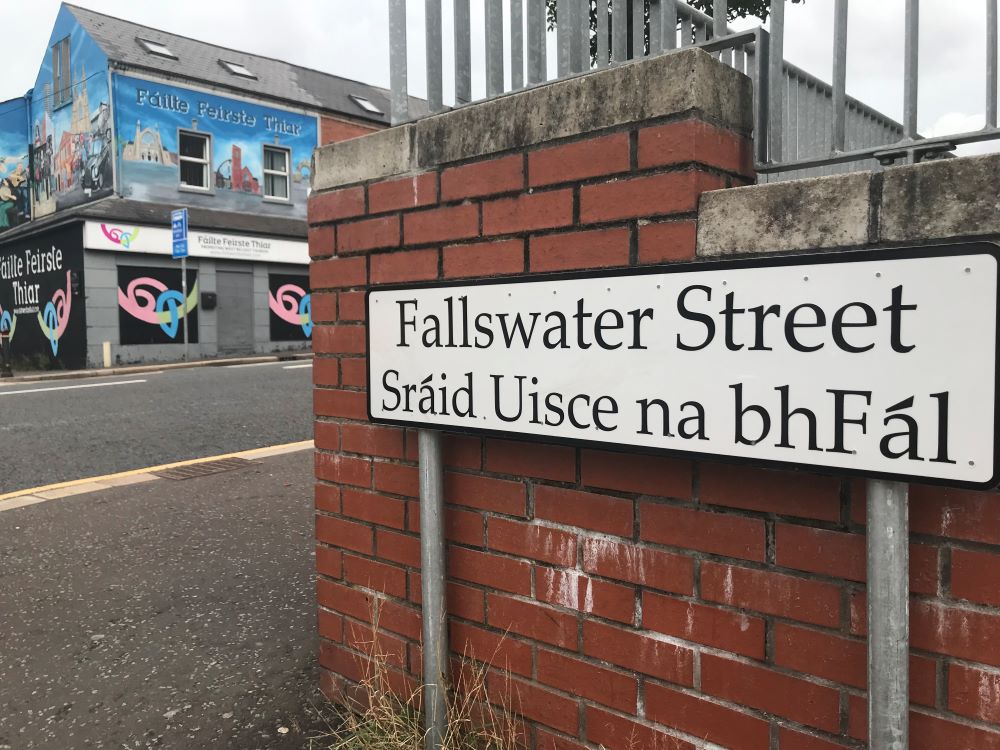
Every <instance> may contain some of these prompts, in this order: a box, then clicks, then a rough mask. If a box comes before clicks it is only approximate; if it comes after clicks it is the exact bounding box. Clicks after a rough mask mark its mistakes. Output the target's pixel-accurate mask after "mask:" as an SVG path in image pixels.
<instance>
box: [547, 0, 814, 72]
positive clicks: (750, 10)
mask: <svg viewBox="0 0 1000 750" xmlns="http://www.w3.org/2000/svg"><path fill="white" fill-rule="evenodd" d="M562 1H563V2H565V1H566V0H562ZM617 1H620V2H627V0H590V31H591V35H590V62H591V63H595V62H596V61H597V5H598V3H599V2H600V3H602V4H603V3H604V2H607V3H608V7H609V11H608V12H609V13H610V12H611V10H613V9H614V4H615V2H617ZM805 1H806V0H787V2H791V3H804V2H805ZM558 2H559V0H545V6H546V18H547V21H548V27H549V29H550V30H551V29H554V28H555V27H556V24H557V22H558V18H557V13H556V8H557V7H558ZM687 4H688V5H690V6H691V7H692V8H694V9H696V10H700V11H701V12H702V13H706V14H707V15H709V16H711V15H712V10H713V0H687ZM769 5H770V0H729V6H728V12H729V19H730V20H733V19H734V18H745V17H746V16H757V17H758V18H760V19H761V20H762V21H765V20H767V15H768V6H769ZM643 9H644V14H645V16H646V21H647V22H648V21H649V3H648V2H645V3H644V5H643ZM630 15H631V12H630ZM631 27H632V24H631V23H630V24H628V28H629V29H631ZM631 33H632V32H631V30H630V31H629V34H630V35H631ZM643 44H644V49H645V50H648V49H649V30H648V28H647V30H646V32H645V38H644V39H643Z"/></svg>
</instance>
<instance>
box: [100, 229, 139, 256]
mask: <svg viewBox="0 0 1000 750" xmlns="http://www.w3.org/2000/svg"><path fill="white" fill-rule="evenodd" d="M101 231H102V232H104V236H105V237H107V238H108V239H109V240H111V241H112V242H114V243H115V244H116V245H121V246H122V247H123V248H125V249H126V250H128V249H129V247H131V245H132V243H133V242H135V238H136V237H138V236H139V227H135V228H134V229H133V230H132V231H131V232H126V231H125V230H124V229H119V228H118V227H109V226H108V225H107V224H101Z"/></svg>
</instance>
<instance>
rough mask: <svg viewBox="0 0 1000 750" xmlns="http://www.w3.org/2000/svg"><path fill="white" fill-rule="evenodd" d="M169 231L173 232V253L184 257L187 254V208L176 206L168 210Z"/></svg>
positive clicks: (175, 255) (176, 256) (178, 256)
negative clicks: (173, 209)
mask: <svg viewBox="0 0 1000 750" xmlns="http://www.w3.org/2000/svg"><path fill="white" fill-rule="evenodd" d="M170 231H171V233H172V234H173V239H174V244H173V255H174V257H175V258H186V257H187V254H188V210H187V209H186V208H178V209H177V210H176V211H171V212H170Z"/></svg>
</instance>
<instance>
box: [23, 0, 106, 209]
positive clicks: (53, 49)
mask: <svg viewBox="0 0 1000 750" xmlns="http://www.w3.org/2000/svg"><path fill="white" fill-rule="evenodd" d="M107 63H108V59H107V56H106V55H105V54H104V53H103V52H102V51H101V49H100V47H98V46H97V45H96V44H95V43H94V41H93V40H92V39H91V38H90V37H89V36H88V35H87V34H86V32H84V30H83V29H82V28H81V27H80V25H79V24H78V23H77V21H76V19H75V18H74V17H73V14H72V12H71V11H70V9H69V8H67V7H66V6H65V5H64V6H62V8H61V9H60V11H59V15H58V17H57V18H56V23H55V26H54V28H53V30H52V36H51V38H50V39H49V46H48V49H46V51H45V57H44V58H43V60H42V65H41V68H40V70H39V73H38V79H37V80H36V81H35V88H34V90H33V93H32V101H31V111H32V121H31V133H30V139H31V157H32V167H31V197H32V203H33V206H34V216H36V217H39V216H46V215H48V214H51V213H53V212H54V211H57V210H59V209H63V208H69V207H72V206H77V205H80V204H81V203H85V202H87V201H90V200H95V199H97V198H102V197H104V196H105V195H109V194H110V193H111V191H112V188H113V185H112V164H111V152H112V138H111V109H110V106H109V92H108V78H107ZM53 65H55V66H56V67H55V68H53Z"/></svg>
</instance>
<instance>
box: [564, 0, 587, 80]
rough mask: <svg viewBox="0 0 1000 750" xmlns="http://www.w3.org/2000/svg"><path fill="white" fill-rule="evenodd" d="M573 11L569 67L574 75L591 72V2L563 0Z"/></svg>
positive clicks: (585, 0) (570, 30)
mask: <svg viewBox="0 0 1000 750" xmlns="http://www.w3.org/2000/svg"><path fill="white" fill-rule="evenodd" d="M563 2H564V3H567V4H569V6H570V7H571V8H572V9H573V15H572V16H571V20H570V29H569V67H570V70H571V71H572V72H574V73H582V72H583V71H585V70H590V2H589V0H563Z"/></svg>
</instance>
